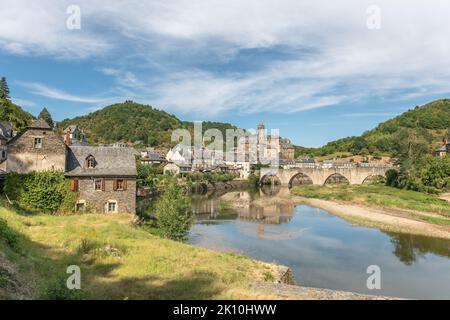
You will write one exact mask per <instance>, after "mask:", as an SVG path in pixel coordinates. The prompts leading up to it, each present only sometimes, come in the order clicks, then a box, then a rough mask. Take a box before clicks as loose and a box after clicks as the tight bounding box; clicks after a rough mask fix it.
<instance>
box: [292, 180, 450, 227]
mask: <svg viewBox="0 0 450 320" xmlns="http://www.w3.org/2000/svg"><path fill="white" fill-rule="evenodd" d="M291 193H292V194H294V195H297V196H301V197H305V198H315V199H323V200H334V201H341V202H346V203H350V202H351V203H356V204H363V205H367V206H371V207H377V208H394V209H401V210H412V211H416V212H421V213H425V214H424V215H420V214H419V215H417V217H418V218H420V219H421V220H425V221H429V222H433V223H438V224H443V225H449V224H450V203H448V202H446V201H444V200H442V199H439V198H438V197H437V196H434V195H427V194H424V193H420V192H415V191H408V190H401V189H397V188H392V187H387V186H384V185H336V186H314V185H308V186H301V187H295V188H293V189H292V190H291Z"/></svg>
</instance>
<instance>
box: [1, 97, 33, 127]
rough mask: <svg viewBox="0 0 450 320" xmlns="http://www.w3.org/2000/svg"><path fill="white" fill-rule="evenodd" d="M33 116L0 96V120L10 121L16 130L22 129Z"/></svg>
mask: <svg viewBox="0 0 450 320" xmlns="http://www.w3.org/2000/svg"><path fill="white" fill-rule="evenodd" d="M33 118H34V117H33V116H32V115H31V114H30V113H28V112H26V111H24V110H23V109H22V108H21V107H19V106H18V105H16V104H14V103H12V102H11V101H10V100H8V99H2V98H0V120H4V121H9V122H12V124H13V127H14V129H15V130H17V131H19V132H20V131H21V130H23V129H24V128H25V127H26V126H27V124H29V122H30V121H31V119H33Z"/></svg>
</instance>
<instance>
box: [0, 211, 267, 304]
mask: <svg viewBox="0 0 450 320" xmlns="http://www.w3.org/2000/svg"><path fill="white" fill-rule="evenodd" d="M0 218H1V219H3V221H6V222H7V228H8V230H7V231H6V232H7V234H8V236H9V237H12V238H15V239H16V240H15V243H16V244H15V246H10V245H8V244H7V243H6V242H5V241H3V240H2V235H0V253H3V256H4V257H3V258H2V256H0V267H1V266H2V264H1V262H2V261H3V262H5V261H4V260H5V257H6V262H7V263H8V264H11V265H14V269H15V276H14V277H15V278H17V279H18V281H20V282H21V283H23V284H26V285H27V286H28V287H29V292H30V295H31V297H32V298H43V299H83V298H90V299H257V298H275V297H274V296H273V295H271V294H267V295H265V294H264V293H261V292H259V293H258V292H255V291H254V290H251V289H250V288H249V285H248V284H249V283H250V282H253V281H265V280H266V281H268V279H269V278H270V277H268V274H272V272H275V269H274V268H275V267H274V266H273V265H269V264H266V263H263V262H259V261H255V260H251V259H249V258H246V257H243V256H240V255H236V254H230V253H217V252H213V251H210V250H206V249H202V248H198V247H194V246H191V245H187V244H183V243H179V242H174V241H170V240H166V239H162V238H159V237H157V236H155V235H152V234H150V233H148V232H146V231H145V230H143V229H137V228H134V227H132V226H131V224H130V222H131V216H130V215H98V214H85V215H73V216H50V215H43V214H39V215H18V214H17V213H15V212H14V211H11V210H9V209H6V208H4V207H0ZM2 230H3V231H5V230H6V227H5V225H3V229H2ZM12 234H14V236H12ZM2 259H3V260H2ZM69 265H78V266H79V267H80V268H81V287H82V290H81V291H76V290H75V291H74V290H68V289H67V288H66V286H65V283H66V280H67V278H68V276H69V275H68V274H67V273H66V269H67V267H68V266H69ZM269 280H270V279H269ZM17 287H20V286H19V285H17ZM0 297H8V293H7V292H5V288H2V287H1V282H0Z"/></svg>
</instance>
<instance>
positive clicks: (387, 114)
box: [340, 112, 396, 118]
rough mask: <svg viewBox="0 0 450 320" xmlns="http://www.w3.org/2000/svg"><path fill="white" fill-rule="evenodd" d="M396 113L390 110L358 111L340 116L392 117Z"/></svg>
mask: <svg viewBox="0 0 450 320" xmlns="http://www.w3.org/2000/svg"><path fill="white" fill-rule="evenodd" d="M395 115H396V113H392V112H360V113H344V114H341V115H340V117H344V118H359V117H392V116H395Z"/></svg>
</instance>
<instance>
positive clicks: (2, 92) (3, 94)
mask: <svg viewBox="0 0 450 320" xmlns="http://www.w3.org/2000/svg"><path fill="white" fill-rule="evenodd" d="M0 98H1V99H9V98H10V97H9V87H8V83H7V82H6V78H5V77H2V78H1V80H0Z"/></svg>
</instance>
